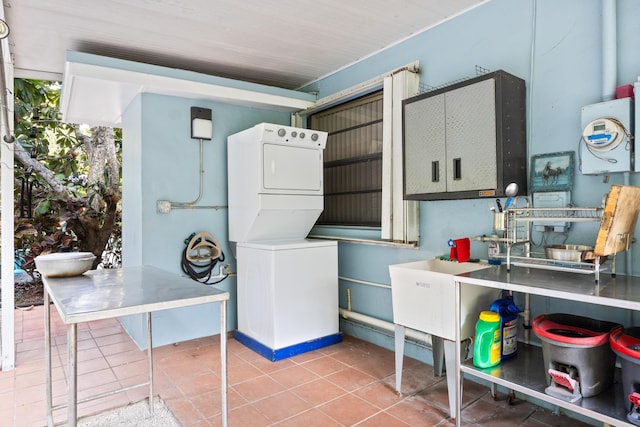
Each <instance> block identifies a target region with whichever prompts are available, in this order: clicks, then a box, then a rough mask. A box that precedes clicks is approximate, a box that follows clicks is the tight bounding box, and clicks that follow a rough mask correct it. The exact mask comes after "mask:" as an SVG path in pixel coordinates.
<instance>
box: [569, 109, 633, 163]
mask: <svg viewBox="0 0 640 427" xmlns="http://www.w3.org/2000/svg"><path fill="white" fill-rule="evenodd" d="M581 114H582V116H581V117H582V121H581V124H582V129H581V130H580V131H581V132H582V130H583V129H584V128H585V127H586V126H587V125H588V124H589V123H590V122H591V121H593V120H596V119H599V118H613V119H615V120H617V121H618V122H620V124H621V125H622V126H623V127H624V128H625V130H626V131H627V132H629V133H630V134H633V129H634V126H633V116H632V99H631V98H621V99H614V100H611V101H605V102H598V103H597V104H591V105H585V106H584V107H582V110H581ZM579 151H580V157H579V159H580V171H581V172H582V173H583V174H585V175H598V174H607V173H612V172H631V171H633V166H632V159H633V155H634V154H633V153H634V144H633V141H631V140H630V139H629V138H628V137H627V136H624V140H623V141H622V142H621V143H620V144H619V145H617V146H616V147H615V148H612V149H611V150H608V151H602V150H595V149H590V148H589V147H588V146H587V143H586V142H585V141H584V140H583V141H581V143H580V150H579Z"/></svg>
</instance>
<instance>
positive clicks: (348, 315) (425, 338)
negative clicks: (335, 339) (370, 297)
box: [340, 308, 431, 346]
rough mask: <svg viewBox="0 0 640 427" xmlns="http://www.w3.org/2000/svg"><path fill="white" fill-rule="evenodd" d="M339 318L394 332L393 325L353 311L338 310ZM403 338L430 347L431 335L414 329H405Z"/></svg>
mask: <svg viewBox="0 0 640 427" xmlns="http://www.w3.org/2000/svg"><path fill="white" fill-rule="evenodd" d="M340 316H342V317H343V318H344V319H346V320H355V321H357V322H360V323H364V324H366V325H370V326H374V327H376V328H379V329H383V330H385V331H390V332H394V331H395V325H394V324H393V323H391V322H387V321H386V320H380V319H377V318H375V317H371V316H367V315H366V314H362V313H357V312H355V311H351V310H347V309H345V308H340ZM405 336H407V337H409V338H411V339H414V340H416V341H419V342H423V343H426V344H427V345H429V346H431V335H430V334H425V333H424V332H420V331H416V330H414V329H409V328H407V332H406V334H405Z"/></svg>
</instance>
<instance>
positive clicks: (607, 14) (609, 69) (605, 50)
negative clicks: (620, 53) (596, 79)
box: [602, 0, 618, 101]
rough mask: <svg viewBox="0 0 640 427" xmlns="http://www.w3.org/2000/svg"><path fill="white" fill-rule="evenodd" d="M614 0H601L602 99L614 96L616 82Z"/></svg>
mask: <svg viewBox="0 0 640 427" xmlns="http://www.w3.org/2000/svg"><path fill="white" fill-rule="evenodd" d="M616 36H617V31H616V0H602V100H603V101H609V100H611V99H614V98H615V93H616V82H617V71H618V70H617V64H618V62H617V61H618V58H617V42H616Z"/></svg>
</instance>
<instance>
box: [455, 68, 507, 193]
mask: <svg viewBox="0 0 640 427" xmlns="http://www.w3.org/2000/svg"><path fill="white" fill-rule="evenodd" d="M445 110H446V132H447V144H446V151H447V153H446V158H447V163H448V164H447V168H446V170H447V191H449V192H452V191H471V190H483V189H495V188H496V186H497V176H496V173H497V167H496V105H495V80H494V79H487V80H483V81H481V82H479V83H476V84H472V85H469V86H465V87H461V88H459V89H455V90H452V91H450V92H447V93H446V98H445Z"/></svg>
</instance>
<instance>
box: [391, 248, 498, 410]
mask: <svg viewBox="0 0 640 427" xmlns="http://www.w3.org/2000/svg"><path fill="white" fill-rule="evenodd" d="M489 267H490V265H488V264H480V263H470V262H465V263H458V262H455V261H444V260H439V259H429V260H425V261H416V262H409V263H405V264H395V265H390V266H389V273H390V275H391V296H392V304H393V323H394V324H395V359H396V361H395V362H396V391H398V393H400V391H401V385H402V361H403V356H404V337H405V332H406V328H410V329H415V330H418V331H421V332H425V333H427V334H431V344H432V350H433V367H434V370H435V373H436V375H442V359H444V361H445V363H446V368H447V371H449V372H450V373H451V375H448V376H447V388H448V389H449V413H450V415H451V416H455V402H454V400H455V398H454V396H455V375H454V374H453V373H454V372H455V371H454V370H455V342H454V340H455V337H456V336H455V327H456V319H455V276H456V275H458V274H462V273H468V272H470V271H475V270H480V269H483V268H489ZM460 292H461V301H462V302H461V306H460V322H461V323H460V338H461V339H462V340H466V339H467V338H471V337H473V336H474V335H475V325H476V322H477V321H478V315H479V314H480V312H481V311H482V310H488V309H489V307H490V306H491V303H492V302H493V301H494V300H496V299H497V298H498V292H497V291H496V290H495V289H491V288H484V287H482V286H465V285H462V287H461V289H460ZM466 342H467V343H468V341H466ZM465 347H467V346H463V347H462V348H463V350H462V353H463V354H462V356H464V355H465V354H466V348H465Z"/></svg>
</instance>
